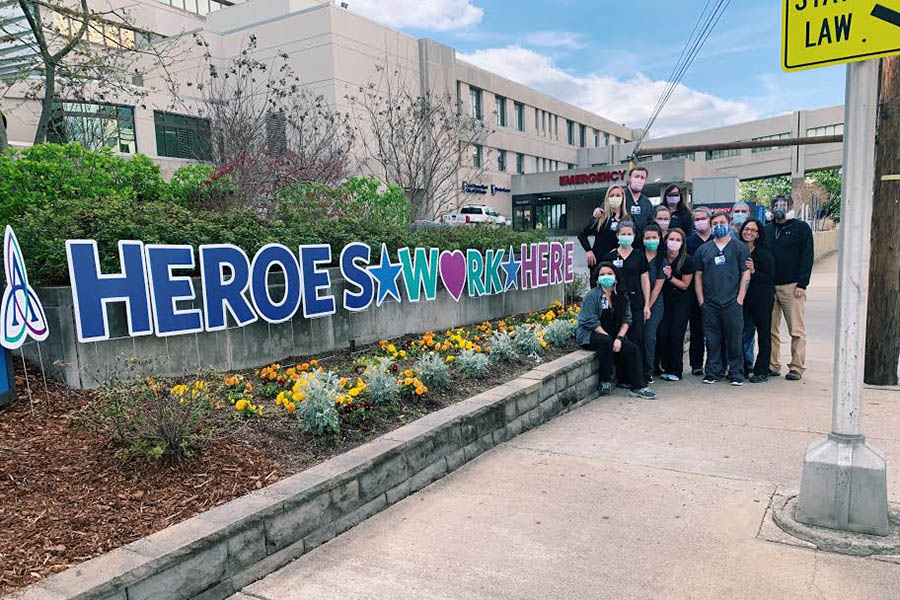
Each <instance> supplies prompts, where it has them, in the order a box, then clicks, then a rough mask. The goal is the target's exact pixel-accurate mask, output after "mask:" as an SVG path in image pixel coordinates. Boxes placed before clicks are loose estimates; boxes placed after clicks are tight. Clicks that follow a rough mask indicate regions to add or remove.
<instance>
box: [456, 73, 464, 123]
mask: <svg viewBox="0 0 900 600" xmlns="http://www.w3.org/2000/svg"><path fill="white" fill-rule="evenodd" d="M456 114H457V115H459V116H462V114H463V101H462V82H460V81H457V82H456Z"/></svg>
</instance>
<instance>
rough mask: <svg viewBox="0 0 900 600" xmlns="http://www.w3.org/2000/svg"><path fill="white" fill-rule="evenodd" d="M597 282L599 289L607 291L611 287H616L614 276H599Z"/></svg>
mask: <svg viewBox="0 0 900 600" xmlns="http://www.w3.org/2000/svg"><path fill="white" fill-rule="evenodd" d="M597 282H598V283H599V284H600V287H602V288H603V289H606V290H608V289H609V288H611V287H612V286H614V285H616V276H615V275H601V276H600V277H598V278H597Z"/></svg>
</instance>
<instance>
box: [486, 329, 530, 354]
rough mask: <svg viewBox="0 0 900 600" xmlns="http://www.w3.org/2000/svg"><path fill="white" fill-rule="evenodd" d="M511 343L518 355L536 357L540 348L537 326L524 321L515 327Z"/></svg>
mask: <svg viewBox="0 0 900 600" xmlns="http://www.w3.org/2000/svg"><path fill="white" fill-rule="evenodd" d="M512 344H513V348H515V349H516V353H517V354H519V355H520V356H531V357H537V356H539V355H540V352H541V348H542V345H541V339H540V338H539V337H538V330H537V328H536V327H532V326H531V325H528V324H524V323H523V324H522V325H519V326H518V327H516V329H515V336H513V340H512ZM492 349H493V346H492Z"/></svg>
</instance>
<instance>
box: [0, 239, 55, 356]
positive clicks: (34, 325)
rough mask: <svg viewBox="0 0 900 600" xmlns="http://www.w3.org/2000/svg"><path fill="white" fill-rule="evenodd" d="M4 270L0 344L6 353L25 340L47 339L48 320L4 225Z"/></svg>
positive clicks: (17, 248)
mask: <svg viewBox="0 0 900 600" xmlns="http://www.w3.org/2000/svg"><path fill="white" fill-rule="evenodd" d="M3 268H4V269H5V270H6V289H5V290H4V291H3V302H2V304H0V306H2V307H3V321H2V322H0V327H2V328H3V331H2V336H0V345H2V346H3V347H4V348H7V349H9V350H15V349H16V348H21V347H22V344H24V343H25V340H26V338H28V337H31V338H33V339H35V340H37V341H39V342H40V341H42V340H46V339H47V335H49V333H50V332H49V331H48V330H47V317H46V316H45V315H44V307H43V306H41V301H40V300H38V297H37V294H35V293H34V290H33V289H31V286H30V285H29V284H28V271H27V270H26V269H25V259H24V258H23V257H22V248H20V247H19V240H17V239H16V234H15V233H13V230H12V227H10V226H9V225H7V226H6V233H5V234H4V235H3Z"/></svg>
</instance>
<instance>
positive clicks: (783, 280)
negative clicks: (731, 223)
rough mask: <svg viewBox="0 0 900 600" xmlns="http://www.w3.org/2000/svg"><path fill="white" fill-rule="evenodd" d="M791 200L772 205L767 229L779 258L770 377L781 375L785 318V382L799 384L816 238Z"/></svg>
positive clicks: (778, 200) (785, 198)
mask: <svg viewBox="0 0 900 600" xmlns="http://www.w3.org/2000/svg"><path fill="white" fill-rule="evenodd" d="M792 206H793V201H792V199H791V197H790V196H776V197H775V199H774V200H773V201H772V214H773V215H774V217H775V218H774V221H773V222H772V223H769V224H768V225H767V226H766V239H768V241H769V245H770V247H771V250H772V254H773V255H774V257H775V306H774V308H773V309H772V360H771V364H770V365H769V367H770V369H769V370H770V372H769V375H771V376H773V377H777V376H779V375H781V364H780V363H779V362H778V361H779V354H780V350H781V338H780V337H779V335H780V331H779V330H780V328H781V316H782V315H784V320H785V322H786V323H787V328H788V333H789V334H790V336H791V362H790V363H789V364H788V374H787V376H786V377H785V379H788V380H790V381H797V380H799V379H800V378H801V377H803V372H804V371H805V370H806V325H805V323H804V314H805V308H806V286H808V285H809V278H810V275H811V274H812V267H813V259H814V252H813V234H812V229H810V227H809V225H808V224H807V223H806V221H801V220H799V219H795V218H794V211H793V210H792Z"/></svg>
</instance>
